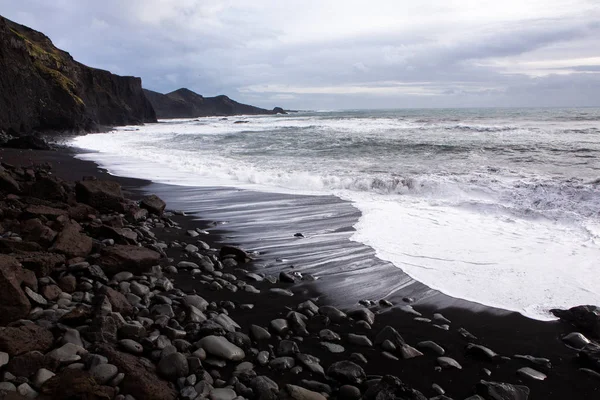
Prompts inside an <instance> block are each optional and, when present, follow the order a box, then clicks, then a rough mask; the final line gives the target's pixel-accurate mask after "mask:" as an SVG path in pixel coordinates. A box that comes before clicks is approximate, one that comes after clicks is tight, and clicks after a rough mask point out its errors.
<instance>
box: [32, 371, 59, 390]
mask: <svg viewBox="0 0 600 400" xmlns="http://www.w3.org/2000/svg"><path fill="white" fill-rule="evenodd" d="M54 375H55V374H54V372H52V371H49V370H47V369H46V368H40V369H38V371H37V372H36V373H35V376H34V377H33V380H32V383H33V386H35V387H36V388H38V389H39V388H41V387H42V385H43V384H44V382H46V381H47V380H48V379H50V378H52V377H53V376H54Z"/></svg>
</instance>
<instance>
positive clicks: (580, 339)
mask: <svg viewBox="0 0 600 400" xmlns="http://www.w3.org/2000/svg"><path fill="white" fill-rule="evenodd" d="M562 340H563V341H564V342H565V343H567V344H568V345H569V346H571V347H574V348H576V349H582V348H584V347H585V346H587V345H588V344H589V343H590V340H589V339H588V338H586V337H585V336H583V335H582V334H581V333H579V332H571V333H569V334H568V335H566V336H564V337H563V338H562Z"/></svg>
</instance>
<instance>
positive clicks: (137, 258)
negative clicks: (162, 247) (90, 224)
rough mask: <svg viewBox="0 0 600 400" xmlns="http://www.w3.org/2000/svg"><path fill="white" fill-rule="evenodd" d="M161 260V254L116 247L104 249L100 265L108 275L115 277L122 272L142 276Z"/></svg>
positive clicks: (127, 247)
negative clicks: (125, 271)
mask: <svg viewBox="0 0 600 400" xmlns="http://www.w3.org/2000/svg"><path fill="white" fill-rule="evenodd" d="M159 260H160V254H159V253H157V252H156V251H154V250H150V249H147V248H145V247H138V246H133V245H114V246H110V247H105V248H104V249H102V253H101V256H100V259H99V261H98V264H100V266H101V267H102V269H103V270H104V272H106V274H107V275H114V274H116V273H117V272H121V271H122V270H127V271H131V272H133V273H134V274H136V275H141V274H142V273H144V272H146V271H148V270H149V269H150V268H151V267H152V266H154V265H157V264H158V262H159Z"/></svg>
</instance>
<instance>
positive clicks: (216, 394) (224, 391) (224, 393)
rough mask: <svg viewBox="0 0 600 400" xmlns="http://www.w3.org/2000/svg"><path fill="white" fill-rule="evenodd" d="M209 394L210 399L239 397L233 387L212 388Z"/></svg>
mask: <svg viewBox="0 0 600 400" xmlns="http://www.w3.org/2000/svg"><path fill="white" fill-rule="evenodd" d="M208 396H209V398H210V400H233V399H235V398H236V397H237V394H236V393H235V391H234V390H233V389H229V388H218V389H213V390H211V391H210V394H209V395H208Z"/></svg>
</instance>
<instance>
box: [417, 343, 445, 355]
mask: <svg viewBox="0 0 600 400" xmlns="http://www.w3.org/2000/svg"><path fill="white" fill-rule="evenodd" d="M417 347H418V348H419V349H422V350H429V351H430V352H432V353H435V354H437V355H438V356H443V355H444V354H445V353H446V350H444V348H443V347H442V346H440V345H439V344H437V343H436V342H433V341H431V340H425V341H423V342H419V343H417Z"/></svg>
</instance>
